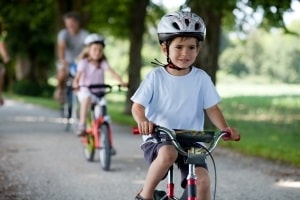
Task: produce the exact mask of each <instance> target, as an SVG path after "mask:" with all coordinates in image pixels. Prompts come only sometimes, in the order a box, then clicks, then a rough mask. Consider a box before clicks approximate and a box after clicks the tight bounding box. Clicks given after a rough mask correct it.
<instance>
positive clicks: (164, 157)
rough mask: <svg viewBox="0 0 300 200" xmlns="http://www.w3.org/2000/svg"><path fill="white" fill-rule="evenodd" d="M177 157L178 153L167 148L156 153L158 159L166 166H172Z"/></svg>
mask: <svg viewBox="0 0 300 200" xmlns="http://www.w3.org/2000/svg"><path fill="white" fill-rule="evenodd" d="M177 156H178V152H177V151H176V150H175V149H172V148H169V147H162V148H161V149H160V150H159V153H158V157H159V159H160V160H161V161H162V162H164V163H166V164H168V165H172V164H173V163H174V162H175V161H176V159H177Z"/></svg>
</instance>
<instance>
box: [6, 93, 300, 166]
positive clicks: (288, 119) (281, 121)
mask: <svg viewBox="0 0 300 200" xmlns="http://www.w3.org/2000/svg"><path fill="white" fill-rule="evenodd" d="M6 97H10V98H14V99H17V100H21V101H25V102H31V103H34V104H40V105H42V106H46V107H50V108H53V109H57V110H58V106H57V104H56V102H54V101H53V100H52V99H45V98H44V99H43V98H32V97H24V96H22V97H20V96H15V95H6ZM124 98H125V97H124V94H123V95H122V94H112V95H110V96H109V97H108V102H109V107H108V109H109V113H110V115H111V118H112V120H113V121H114V122H117V123H120V124H123V125H128V126H133V125H135V123H134V121H133V119H132V117H131V116H130V115H125V114H124V113H123V111H124V103H123V102H124ZM220 106H221V108H222V110H223V111H224V115H225V117H226V119H227V120H228V122H229V123H230V124H231V126H234V127H237V128H238V129H239V130H240V133H241V141H240V142H222V143H221V145H222V146H224V147H226V148H232V149H235V150H237V151H239V152H241V153H244V154H248V155H254V156H261V157H264V158H268V159H271V160H276V161H278V162H285V163H290V164H293V165H295V166H299V167H300V144H299V141H300V133H299V130H300V94H297V95H290V94H288V95H279V96H278V95H275V96H272V95H266V96H255V95H251V96H232V97H225V98H224V99H223V101H222V103H221V104H220Z"/></svg>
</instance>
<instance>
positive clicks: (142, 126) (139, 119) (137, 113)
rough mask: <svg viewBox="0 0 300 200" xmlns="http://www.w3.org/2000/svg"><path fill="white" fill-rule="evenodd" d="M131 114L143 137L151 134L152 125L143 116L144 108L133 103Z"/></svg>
mask: <svg viewBox="0 0 300 200" xmlns="http://www.w3.org/2000/svg"><path fill="white" fill-rule="evenodd" d="M131 113H132V116H133V118H134V120H135V121H136V123H137V125H138V129H139V132H140V133H141V134H144V135H148V134H152V132H153V127H154V124H153V123H152V122H150V121H149V120H148V119H147V118H146V116H145V107H144V106H143V105H141V104H138V103H135V102H134V103H133V104H132V107H131Z"/></svg>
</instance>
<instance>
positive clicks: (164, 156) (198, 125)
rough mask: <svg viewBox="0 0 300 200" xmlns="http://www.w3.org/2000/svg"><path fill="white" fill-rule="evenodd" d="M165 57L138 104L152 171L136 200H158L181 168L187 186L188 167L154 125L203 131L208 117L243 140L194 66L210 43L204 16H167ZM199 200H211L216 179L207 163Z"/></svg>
mask: <svg viewBox="0 0 300 200" xmlns="http://www.w3.org/2000/svg"><path fill="white" fill-rule="evenodd" d="M157 33H158V39H159V43H160V45H161V49H162V52H163V53H164V54H165V55H166V57H167V64H166V65H164V66H160V67H157V68H155V69H153V70H152V71H151V72H150V73H149V74H148V75H147V76H146V78H145V80H144V81H143V82H142V83H141V85H140V86H139V88H138V89H137V91H136V92H135V94H134V95H133V96H132V97H131V100H132V101H133V105H132V115H133V117H134V119H135V121H136V122H137V125H138V129H139V132H140V133H141V134H143V140H144V143H143V144H142V146H141V148H142V150H143V151H144V157H145V159H146V161H147V162H148V164H149V165H150V166H149V169H148V173H147V176H146V180H145V183H144V185H143V188H142V190H141V191H140V192H139V193H138V194H137V195H136V197H135V200H152V199H153V192H154V190H155V188H156V186H157V185H158V184H159V182H160V181H161V180H162V179H163V178H164V177H165V176H166V174H167V172H168V170H169V168H170V167H171V166H172V165H173V163H176V164H177V165H178V167H179V168H180V171H181V175H182V183H181V186H182V187H183V188H185V187H186V176H187V173H188V165H187V164H185V163H184V158H183V157H182V156H181V155H179V154H178V152H177V150H176V149H175V147H174V146H172V144H171V142H170V141H168V140H167V139H166V140H161V141H158V140H157V139H156V138H155V137H152V135H151V133H152V132H153V127H154V124H159V125H160V126H164V127H167V128H169V129H190V130H203V128H204V112H206V113H207V115H208V117H209V119H210V120H211V121H212V122H213V124H214V125H215V126H216V127H217V128H218V129H220V130H225V129H227V130H230V131H231V139H233V140H234V139H237V138H238V136H239V135H238V132H237V130H236V129H234V128H231V127H229V125H228V124H227V122H226V121H225V119H224V117H223V114H222V112H221V110H220V108H219V107H218V103H219V102H220V96H219V95H218V93H217V91H216V89H215V87H214V85H213V83H212V81H211V79H210V77H209V76H208V75H207V73H206V72H204V71H203V70H201V69H199V68H196V67H195V66H193V63H194V62H195V59H196V57H197V55H198V53H199V51H200V45H201V44H202V42H203V41H204V39H205V34H206V27H205V24H204V22H203V20H202V18H200V17H199V16H198V15H196V14H195V13H191V12H184V11H177V12H174V13H170V14H167V15H165V16H163V17H162V19H161V21H160V22H159V24H158V27H157ZM195 171H196V176H197V200H210V196H211V194H210V179H209V174H208V170H207V166H206V163H204V164H203V165H197V166H196V169H195Z"/></svg>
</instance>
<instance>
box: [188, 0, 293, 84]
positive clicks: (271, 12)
mask: <svg viewBox="0 0 300 200" xmlns="http://www.w3.org/2000/svg"><path fill="white" fill-rule="evenodd" d="M292 1H293V0H286V1H277V0H248V1H239V0H223V1H196V0H191V1H188V2H187V4H188V5H189V6H190V7H191V8H192V10H193V11H194V12H196V13H198V14H199V15H200V16H202V17H203V18H204V21H205V22H206V25H207V37H206V42H205V45H204V48H203V49H202V50H201V53H200V56H199V58H198V59H197V62H196V65H197V66H201V67H202V68H203V69H204V70H205V71H206V72H207V73H208V74H209V75H210V76H211V78H212V80H213V82H214V83H216V72H217V70H218V68H219V67H218V58H219V53H220V38H221V27H222V26H224V25H225V24H224V23H225V22H228V21H230V22H231V27H232V26H233V25H234V24H233V22H234V20H233V19H232V13H233V11H234V10H235V9H238V10H240V11H241V12H245V11H244V10H243V8H245V7H248V8H252V9H253V11H258V10H260V11H262V12H263V20H262V22H261V23H260V25H261V26H263V27H264V28H266V29H269V28H271V27H283V28H284V29H285V30H286V32H287V33H288V32H289V31H288V29H287V28H286V26H285V23H284V20H283V14H284V13H285V12H288V11H290V10H291V3H292ZM241 4H242V5H241ZM244 16H245V18H247V17H248V18H249V17H251V16H249V15H247V14H245V15H244ZM228 18H231V20H228ZM226 20H227V21H226ZM242 22H243V23H245V21H243V20H242Z"/></svg>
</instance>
